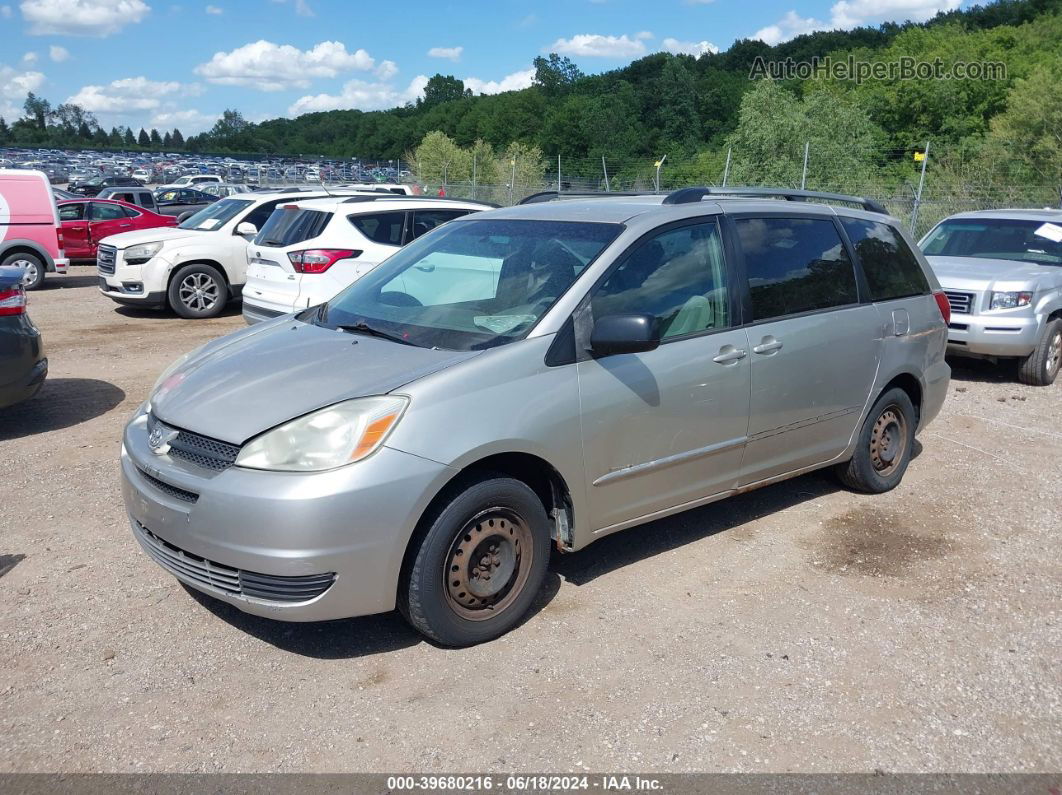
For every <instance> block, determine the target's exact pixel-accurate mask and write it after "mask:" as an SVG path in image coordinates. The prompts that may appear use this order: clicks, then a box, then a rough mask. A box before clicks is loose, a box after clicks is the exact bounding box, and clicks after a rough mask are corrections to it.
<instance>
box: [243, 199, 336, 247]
mask: <svg viewBox="0 0 1062 795" xmlns="http://www.w3.org/2000/svg"><path fill="white" fill-rule="evenodd" d="M331 218H332V213H325V212H321V211H320V210H299V209H292V208H291V207H290V206H286V207H278V208H277V209H276V210H274V211H273V214H272V215H271V216H269V220H268V221H266V222H265V226H263V227H262V231H260V232H259V233H258V237H256V238H255V239H254V242H255V243H257V244H258V245H260V246H292V245H295V244H296V243H301V242H303V241H304V240H310V239H311V238H315V237H317V236H318V235H319V234H321V232H323V231H324V228H325V227H326V226H327V225H328V222H329V221H330V220H331Z"/></svg>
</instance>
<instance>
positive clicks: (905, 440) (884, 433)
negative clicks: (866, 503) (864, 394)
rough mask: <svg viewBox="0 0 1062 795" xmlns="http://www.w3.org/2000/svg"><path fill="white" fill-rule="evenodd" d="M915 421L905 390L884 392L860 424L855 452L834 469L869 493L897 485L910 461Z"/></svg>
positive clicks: (851, 485) (850, 484) (846, 482)
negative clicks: (861, 426) (861, 424)
mask: <svg viewBox="0 0 1062 795" xmlns="http://www.w3.org/2000/svg"><path fill="white" fill-rule="evenodd" d="M916 424H917V419H916V414H915V408H914V404H913V403H912V402H911V398H910V396H909V395H908V394H907V393H906V392H904V391H903V390H902V389H900V388H898V387H894V388H893V389H890V390H889V391H888V392H886V393H885V394H883V395H882V396H881V397H880V398H878V400H877V402H876V403H875V404H874V407H873V408H872V409H871V410H870V413H869V414H868V415H867V418H866V420H865V421H864V423H863V428H862V430H861V431H860V432H859V440H858V442H857V443H856V451H855V455H853V456H852V458H851V459H850V460H849V461H847V462H846V463H844V464H839V465H838V466H837V468H836V472H837V475H838V477H839V478H840V479H841V482H842V483H844V485H846V486H848V488H850V489H854V490H855V491H864V492H867V493H870V494H881V493H882V492H886V491H889V490H890V489H894V488H896V486H898V485H899V484H900V481H901V480H903V475H904V473H905V472H906V471H907V465H908V464H909V463H910V461H911V451H912V450H913V449H914V435H915V426H916Z"/></svg>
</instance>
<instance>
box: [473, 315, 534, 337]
mask: <svg viewBox="0 0 1062 795" xmlns="http://www.w3.org/2000/svg"><path fill="white" fill-rule="evenodd" d="M537 317H538V316H537V315H477V316H476V317H474V318H472V322H473V323H475V324H476V325H477V326H480V327H481V328H485V329H490V330H491V331H493V332H494V333H495V334H505V333H506V332H508V331H512V330H513V329H514V328H516V327H517V326H522V325H523V324H524V323H533V322H534V321H535V320H536V318H537Z"/></svg>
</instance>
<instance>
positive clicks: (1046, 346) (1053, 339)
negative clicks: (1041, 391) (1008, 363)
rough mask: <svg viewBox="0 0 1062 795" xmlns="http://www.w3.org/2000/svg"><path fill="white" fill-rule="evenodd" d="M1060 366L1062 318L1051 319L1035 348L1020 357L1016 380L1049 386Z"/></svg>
mask: <svg viewBox="0 0 1062 795" xmlns="http://www.w3.org/2000/svg"><path fill="white" fill-rule="evenodd" d="M1060 366H1062V320H1052V321H1051V322H1050V323H1048V324H1047V325H1046V326H1044V330H1043V333H1042V334H1041V335H1040V339H1039V340H1037V342H1036V349H1035V350H1033V352H1032V353H1030V354H1029V355H1028V356H1027V357H1025V358H1024V359H1022V361H1021V365H1020V366H1019V367H1018V380H1019V381H1021V382H1022V383H1023V384H1029V385H1030V386H1050V385H1051V384H1053V383H1054V382H1055V377H1056V376H1057V375H1058V370H1059V367H1060Z"/></svg>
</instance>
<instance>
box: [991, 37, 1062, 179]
mask: <svg viewBox="0 0 1062 795" xmlns="http://www.w3.org/2000/svg"><path fill="white" fill-rule="evenodd" d="M1060 80H1062V56H1060V57H1057V58H1055V59H1054V60H1053V61H1050V62H1048V63H1045V64H1043V65H1041V66H1039V67H1037V68H1036V69H1034V70H1033V72H1032V73H1031V74H1030V75H1029V76H1028V77H1027V78H1025V79H1024V80H1018V81H1017V82H1016V83H1015V85H1014V88H1013V89H1011V91H1010V93H1009V94H1008V95H1007V109H1006V110H1005V111H1004V112H1003V113H1001V114H999V115H998V116H996V117H995V118H994V119H992V123H991V130H990V132H989V135H988V140H987V147H986V150H985V153H984V156H985V158H986V159H987V160H988V161H989V162H988V163H986V166H988V168H989V169H991V170H994V171H997V172H998V171H1003V172H1005V173H1006V172H1011V173H1013V172H1014V171H1017V170H1020V169H1021V167H1024V168H1025V169H1026V170H1028V171H1029V172H1031V173H1033V174H1035V175H1036V176H1037V177H1038V178H1039V179H1040V180H1042V181H1044V182H1045V183H1046V184H1048V185H1052V186H1055V187H1056V188H1059V187H1062V95H1060V94H1059V91H1058V86H1059V81H1060ZM1015 167H1017V168H1015ZM1015 176H1017V175H1015Z"/></svg>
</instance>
